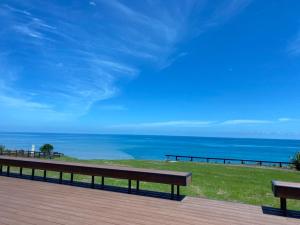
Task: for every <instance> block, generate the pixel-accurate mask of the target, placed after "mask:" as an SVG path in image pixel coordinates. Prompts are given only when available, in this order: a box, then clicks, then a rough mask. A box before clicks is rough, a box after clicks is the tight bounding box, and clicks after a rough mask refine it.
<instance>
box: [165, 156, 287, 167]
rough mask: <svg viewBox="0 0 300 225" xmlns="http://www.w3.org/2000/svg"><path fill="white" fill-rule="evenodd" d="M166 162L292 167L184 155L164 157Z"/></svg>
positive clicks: (282, 163)
mask: <svg viewBox="0 0 300 225" xmlns="http://www.w3.org/2000/svg"><path fill="white" fill-rule="evenodd" d="M166 159H167V161H171V160H175V161H181V160H183V161H191V162H194V161H196V162H206V163H222V164H248V165H259V166H279V167H289V166H291V165H293V163H291V162H280V161H266V160H253V159H233V158H215V157H200V156H186V155H166Z"/></svg>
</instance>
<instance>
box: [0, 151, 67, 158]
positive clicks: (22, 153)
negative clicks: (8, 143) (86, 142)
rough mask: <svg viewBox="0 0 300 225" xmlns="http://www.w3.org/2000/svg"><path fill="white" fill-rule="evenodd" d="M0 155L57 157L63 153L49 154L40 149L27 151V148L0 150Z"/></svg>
mask: <svg viewBox="0 0 300 225" xmlns="http://www.w3.org/2000/svg"><path fill="white" fill-rule="evenodd" d="M0 155H7V156H16V157H28V158H59V157H62V156H63V155H64V154H63V153H59V152H53V153H51V154H50V155H49V154H47V153H45V152H40V151H34V152H33V151H28V150H0Z"/></svg>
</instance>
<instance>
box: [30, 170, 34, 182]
mask: <svg viewBox="0 0 300 225" xmlns="http://www.w3.org/2000/svg"><path fill="white" fill-rule="evenodd" d="M33 179H34V169H32V171H31V180H33Z"/></svg>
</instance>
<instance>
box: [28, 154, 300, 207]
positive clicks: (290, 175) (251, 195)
mask: <svg viewBox="0 0 300 225" xmlns="http://www.w3.org/2000/svg"><path fill="white" fill-rule="evenodd" d="M59 160H64V161H72V162H84V163H94V164H110V165H123V166H130V167H138V168H151V169H162V170H175V171H183V172H192V174H193V175H192V184H191V185H189V186H188V187H182V188H181V193H182V194H184V195H188V196H197V197H206V198H210V199H218V200H226V201H234V202H242V203H248V204H253V205H267V206H273V207H279V199H278V198H274V197H273V194H272V191H271V180H283V181H295V182H300V172H297V171H294V170H287V169H276V168H264V167H254V166H253V167H247V166H240V165H221V164H206V163H196V162H165V161H144V160H143V161H142V160H110V161H108V160H77V159H74V158H69V157H63V158H61V159H59ZM24 172H25V173H28V174H30V171H26V170H24ZM36 174H37V175H38V174H40V175H42V171H39V172H37V173H36ZM48 174H49V176H51V177H58V176H59V175H58V173H55V172H49V173H48ZM69 178H70V175H69V174H64V179H69ZM74 179H76V180H80V181H86V182H90V180H91V178H90V177H89V176H83V175H74ZM96 182H100V178H96ZM105 183H106V184H109V185H116V186H124V187H126V186H127V184H128V183H127V180H117V179H106V181H105ZM133 185H134V183H133ZM140 188H141V189H148V190H156V191H162V192H170V185H164V184H154V183H146V182H141V185H140ZM288 208H289V209H295V210H300V201H295V200H288Z"/></svg>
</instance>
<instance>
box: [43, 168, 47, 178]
mask: <svg viewBox="0 0 300 225" xmlns="http://www.w3.org/2000/svg"><path fill="white" fill-rule="evenodd" d="M43 178H44V180H47V170H44V177H43Z"/></svg>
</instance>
